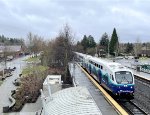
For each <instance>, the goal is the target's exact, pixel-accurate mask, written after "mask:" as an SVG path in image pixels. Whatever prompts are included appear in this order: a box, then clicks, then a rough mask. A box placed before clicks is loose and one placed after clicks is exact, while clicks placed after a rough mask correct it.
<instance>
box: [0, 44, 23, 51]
mask: <svg viewBox="0 0 150 115" xmlns="http://www.w3.org/2000/svg"><path fill="white" fill-rule="evenodd" d="M21 48H22V47H21V45H15V46H0V52H4V51H9V52H18V51H21Z"/></svg>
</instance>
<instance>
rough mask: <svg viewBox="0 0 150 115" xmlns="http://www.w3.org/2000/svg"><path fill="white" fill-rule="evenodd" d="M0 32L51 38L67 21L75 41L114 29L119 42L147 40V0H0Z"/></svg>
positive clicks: (149, 38)
mask: <svg viewBox="0 0 150 115" xmlns="http://www.w3.org/2000/svg"><path fill="white" fill-rule="evenodd" d="M0 8H1V9H0V34H4V35H5V36H7V37H17V38H20V37H22V38H27V34H28V33H29V32H32V33H34V34H38V35H40V36H43V37H44V38H45V39H50V38H54V37H56V36H57V34H58V33H59V31H60V29H61V28H62V27H63V25H65V24H66V23H68V24H69V25H70V26H71V28H72V32H73V33H74V34H75V37H76V39H77V40H81V39H82V38H83V35H84V34H86V35H92V36H93V37H94V38H95V40H96V41H99V39H100V37H101V36H102V34H103V33H104V32H106V33H108V35H109V36H111V34H112V31H113V28H114V27H115V28H116V30H117V34H118V37H119V40H120V42H135V41H136V39H137V38H140V40H141V41H142V42H145V41H146V42H147V41H150V15H149V14H150V0H0Z"/></svg>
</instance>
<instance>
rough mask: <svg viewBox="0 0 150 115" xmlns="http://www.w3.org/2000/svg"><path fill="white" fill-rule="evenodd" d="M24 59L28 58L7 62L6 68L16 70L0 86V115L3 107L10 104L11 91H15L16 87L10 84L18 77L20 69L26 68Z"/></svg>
mask: <svg viewBox="0 0 150 115" xmlns="http://www.w3.org/2000/svg"><path fill="white" fill-rule="evenodd" d="M26 58H28V56H26V57H21V58H17V59H14V60H12V61H11V62H7V67H10V68H13V67H16V70H15V71H14V72H13V75H12V76H11V77H8V78H6V79H5V80H4V82H3V83H2V85H1V86H0V115H1V114H2V108H3V106H7V105H8V104H10V101H9V100H8V97H9V96H10V94H11V90H14V89H16V86H14V85H13V83H12V82H13V81H14V80H15V79H16V78H18V77H19V74H20V73H21V71H22V69H23V68H24V67H25V66H26V62H25V61H23V60H24V59H26Z"/></svg>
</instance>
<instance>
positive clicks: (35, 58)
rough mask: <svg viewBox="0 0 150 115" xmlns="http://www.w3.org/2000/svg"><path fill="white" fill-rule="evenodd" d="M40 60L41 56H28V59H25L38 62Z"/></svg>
mask: <svg viewBox="0 0 150 115" xmlns="http://www.w3.org/2000/svg"><path fill="white" fill-rule="evenodd" d="M38 60H39V57H30V58H28V59H26V60H24V61H27V62H36V61H38Z"/></svg>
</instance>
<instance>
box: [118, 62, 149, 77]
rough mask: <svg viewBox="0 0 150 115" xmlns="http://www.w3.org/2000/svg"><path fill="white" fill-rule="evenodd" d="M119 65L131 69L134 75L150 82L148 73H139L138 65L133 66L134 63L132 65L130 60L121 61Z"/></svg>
mask: <svg viewBox="0 0 150 115" xmlns="http://www.w3.org/2000/svg"><path fill="white" fill-rule="evenodd" d="M119 63H121V64H123V65H124V66H126V67H128V68H129V69H131V70H132V71H133V74H134V75H136V76H139V77H142V78H145V79H148V80H150V74H149V73H146V72H139V71H137V70H136V64H133V63H131V62H130V61H128V60H125V61H121V62H119Z"/></svg>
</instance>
